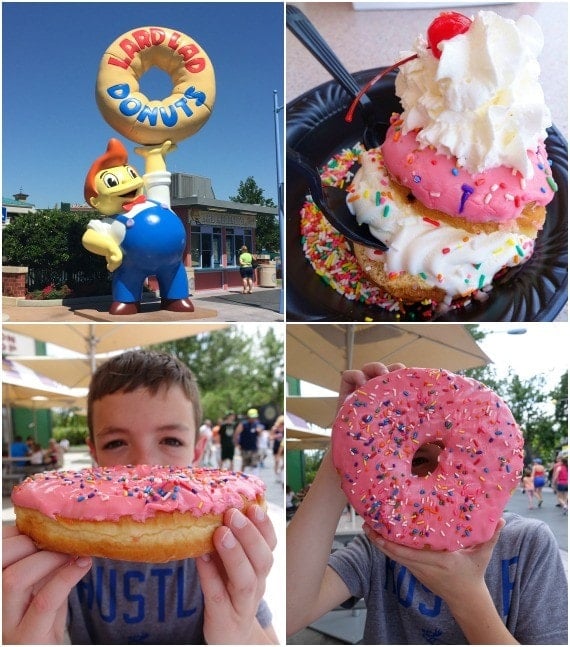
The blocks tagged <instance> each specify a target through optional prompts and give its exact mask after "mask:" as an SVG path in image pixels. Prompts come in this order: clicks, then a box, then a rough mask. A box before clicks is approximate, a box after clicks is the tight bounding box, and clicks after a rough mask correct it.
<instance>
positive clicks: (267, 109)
mask: <svg viewBox="0 0 570 647" xmlns="http://www.w3.org/2000/svg"><path fill="white" fill-rule="evenodd" d="M283 12H284V8H283V4H282V3H281V2H266V3H258V2H252V3H241V2H227V3H222V2H220V3H218V2H211V3H199V2H164V3H156V2H136V3H135V2H121V3H115V2H98V3H89V2H84V3H75V2H71V3H68V2H51V3H28V2H19V3H15V2H13V3H9V2H3V3H2V32H3V33H2V117H3V118H2V162H3V163H2V195H3V196H6V197H12V194H14V193H17V192H18V191H19V190H20V188H22V189H23V191H24V193H27V194H29V198H28V200H29V201H30V202H32V203H34V204H35V205H36V207H38V208H52V207H53V206H54V205H56V204H59V203H61V202H71V203H72V204H73V203H83V201H84V199H83V183H84V179H85V174H86V172H87V170H88V168H89V166H90V165H91V163H92V162H93V161H94V159H95V158H96V157H98V156H99V155H100V154H102V153H103V152H104V151H105V148H106V146H107V141H108V140H109V139H110V138H111V137H117V136H118V135H117V133H116V132H115V131H114V130H113V129H112V128H111V127H110V126H109V125H107V123H106V121H105V120H104V119H103V117H102V116H101V114H100V113H99V110H98V108H97V104H96V102H95V94H94V90H95V81H96V77H97V70H98V67H99V62H100V60H101V57H102V55H103V53H104V51H105V48H106V47H108V46H109V45H110V44H111V43H112V42H113V41H114V40H115V39H116V38H118V37H119V36H120V35H122V34H124V33H125V32H128V31H130V30H132V29H135V28H137V27H142V26H148V25H155V26H159V27H161V26H164V27H171V28H173V29H176V30H178V31H181V32H183V33H185V34H187V35H188V36H190V37H192V38H193V39H195V40H196V42H197V43H198V44H199V45H200V46H201V47H202V48H203V49H204V50H205V51H206V53H207V54H208V56H209V57H210V60H211V61H212V63H213V66H214V70H215V73H216V86H217V90H216V104H215V107H214V111H213V114H212V116H211V117H210V119H209V120H208V121H207V123H206V124H205V125H204V127H203V128H202V129H201V130H200V131H199V132H198V133H197V134H195V135H194V136H192V137H190V138H188V139H185V140H184V141H182V142H180V144H179V146H178V150H177V151H176V152H174V153H172V154H170V155H169V156H168V158H167V165H168V169H169V170H170V171H172V172H181V173H192V174H195V175H200V176H204V177H210V178H211V179H212V186H213V189H214V193H215V195H216V198H218V199H220V200H227V199H228V197H229V196H231V195H235V194H236V192H237V189H238V186H239V183H240V181H242V180H245V179H246V178H247V177H249V176H250V175H251V176H253V177H254V179H255V181H256V182H257V184H258V185H259V186H260V187H261V188H262V189H263V190H264V196H265V197H266V198H273V200H274V202H275V203H277V181H278V180H277V168H276V148H275V113H274V103H273V102H274V94H273V91H274V90H277V92H278V94H277V97H278V107H279V108H281V106H283V102H284V97H283V77H284V63H283V40H284V29H283ZM141 89H142V90H143V91H144V92H145V93H146V95H147V96H148V97H149V98H151V99H157V98H162V97H164V96H166V95H167V94H169V93H170V85H169V80H167V77H166V75H165V74H164V73H162V72H159V71H151V72H149V73H147V75H145V76H144V77H143V80H142V82H141ZM283 112H284V111H283V110H280V111H279V113H278V115H279V129H280V132H279V138H280V148H281V151H282V150H283V136H282V132H283V131H282V128H283ZM118 137H119V139H121V141H123V143H124V144H125V145H126V147H127V149H128V151H129V154H130V162H131V163H132V164H133V166H135V167H136V168H137V169H138V170H139V171H141V172H142V171H143V170H144V166H143V164H142V159H141V158H140V157H139V156H138V155H136V154H135V153H134V152H133V150H134V147H135V144H134V143H133V142H130V141H129V140H126V139H124V138H123V137H120V136H118Z"/></svg>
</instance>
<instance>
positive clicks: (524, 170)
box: [348, 11, 557, 305]
mask: <svg viewBox="0 0 570 647" xmlns="http://www.w3.org/2000/svg"><path fill="white" fill-rule="evenodd" d="M542 44H543V36H542V32H541V29H540V27H539V25H538V24H537V23H536V22H535V21H534V19H533V18H531V17H529V16H523V17H522V18H520V19H519V20H518V21H517V22H516V23H515V22H514V21H512V20H507V19H504V18H502V17H500V16H499V15H497V14H495V13H493V12H489V11H481V12H479V14H478V15H477V16H476V17H475V18H474V19H473V20H471V19H469V18H467V17H466V16H463V15H461V14H457V13H453V12H452V13H443V14H441V15H440V16H439V17H438V18H437V19H436V20H434V22H433V23H432V24H431V25H430V28H429V30H428V39H427V41H426V40H425V39H424V38H423V37H422V36H419V37H418V38H417V40H416V42H415V45H414V50H413V51H412V52H407V53H405V56H406V61H405V62H404V64H402V65H401V66H400V71H399V73H398V75H397V77H396V94H397V95H398V97H399V98H400V102H401V104H402V107H403V111H402V113H401V114H394V115H393V116H392V119H391V123H390V127H389V129H388V132H387V135H386V139H385V142H384V144H383V145H382V146H381V147H380V148H378V149H372V150H368V151H363V152H362V153H361V155H360V163H361V168H360V169H359V171H358V172H357V173H356V176H355V178H354V180H353V181H352V183H351V185H350V188H349V195H348V205H349V208H350V209H351V211H352V212H353V213H354V214H355V215H356V218H357V220H358V222H359V223H367V224H368V225H369V227H370V229H371V231H372V233H373V234H374V235H375V236H376V237H377V238H379V239H380V240H382V241H383V242H384V243H386V245H387V246H388V248H389V249H388V251H386V252H379V251H378V250H374V249H371V248H367V247H364V246H362V245H359V244H355V245H354V249H355V256H356V258H357V259H358V262H359V264H360V266H361V268H362V269H363V271H364V272H365V273H366V275H367V276H368V277H369V278H370V279H371V280H372V281H374V282H375V283H376V284H378V285H379V286H381V287H383V288H384V289H385V290H387V291H388V292H389V293H390V294H391V295H392V296H394V297H395V298H396V299H398V300H401V301H403V302H417V301H422V300H425V299H428V300H432V301H435V302H439V303H443V304H448V305H449V304H451V302H452V301H453V300H454V299H457V298H464V297H466V296H468V295H472V294H474V293H479V295H480V296H484V295H483V294H482V293H484V292H485V291H488V290H489V289H490V288H491V286H492V282H493V277H495V276H496V274H497V273H498V272H500V271H501V270H503V269H504V268H508V267H514V266H517V265H520V264H522V263H525V262H526V261H528V259H529V258H530V257H531V256H532V253H533V250H534V241H535V239H536V237H537V234H538V232H539V231H540V229H542V227H543V224H544V220H545V215H546V209H545V206H546V205H547V204H548V203H549V202H550V201H551V200H552V199H553V197H554V192H555V191H556V188H557V187H556V183H555V182H554V180H553V178H552V172H551V169H550V165H549V162H548V158H547V153H546V150H545V146H544V141H545V139H546V136H547V133H546V128H547V127H548V126H550V125H551V122H550V113H549V110H548V108H547V107H546V105H545V103H544V96H543V92H542V89H541V86H540V84H539V80H538V77H539V66H538V63H537V56H538V54H539V53H540V51H541V49H542Z"/></svg>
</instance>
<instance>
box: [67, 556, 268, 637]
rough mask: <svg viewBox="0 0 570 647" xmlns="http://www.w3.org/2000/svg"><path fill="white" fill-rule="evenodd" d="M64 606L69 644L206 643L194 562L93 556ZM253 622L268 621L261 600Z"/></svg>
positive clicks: (264, 622) (261, 622) (202, 610)
mask: <svg viewBox="0 0 570 647" xmlns="http://www.w3.org/2000/svg"><path fill="white" fill-rule="evenodd" d="M68 608H69V616H68V631H69V636H70V639H71V642H72V644H82V645H89V644H99V645H105V644H107V645H109V644H121V645H127V644H154V645H175V644H186V645H187V644H204V635H203V632H202V626H203V623H204V602H203V596H202V590H201V588H200V581H199V579H198V573H197V571H196V565H195V561H194V560H193V559H186V560H180V561H175V562H168V563H167V564H146V563H139V562H120V561H114V560H109V559H100V558H94V559H93V567H92V568H91V570H90V571H89V573H87V575H86V576H85V577H84V578H83V579H82V580H81V581H80V582H79V584H78V585H77V586H76V587H75V588H74V589H73V591H72V592H71V594H70V596H69V604H68ZM257 619H258V620H259V623H260V624H261V626H262V627H267V626H268V625H269V624H270V623H271V612H270V611H269V608H268V606H267V604H266V603H265V602H264V601H263V600H262V602H261V604H260V606H259V609H258V611H257ZM223 622H224V618H220V623H223Z"/></svg>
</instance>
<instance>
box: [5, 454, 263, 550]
mask: <svg viewBox="0 0 570 647" xmlns="http://www.w3.org/2000/svg"><path fill="white" fill-rule="evenodd" d="M264 493H265V485H264V483H263V482H262V481H261V480H260V479H259V478H257V477H255V476H252V475H249V474H244V473H242V472H233V471H227V470H218V469H209V468H194V469H191V468H187V469H183V468H177V467H159V466H149V465H137V466H128V467H122V466H117V467H96V468H85V469H82V470H77V471H76V470H62V471H49V472H42V473H39V474H36V475H34V476H30V477H28V478H27V479H26V480H25V481H24V482H23V483H21V484H20V485H18V486H16V487H15V488H14V490H13V492H12V502H13V504H14V510H15V513H16V525H17V527H18V529H19V531H20V532H21V533H23V534H25V535H28V536H29V537H31V538H32V539H33V540H34V542H35V543H36V545H37V546H38V548H42V549H46V550H53V551H57V552H63V553H69V554H70V555H89V556H94V557H107V558H111V559H120V560H126V561H137V562H151V563H155V562H156V563H159V562H167V561H172V560H175V559H185V558H188V557H199V556H200V555H203V554H205V553H208V552H211V551H212V550H213V543H212V536H213V534H214V531H215V530H216V528H218V527H219V526H220V525H222V522H223V515H224V512H225V511H226V510H228V509H229V508H238V509H240V510H242V511H243V512H244V513H245V511H246V510H247V508H249V506H250V505H254V504H256V505H261V506H263V507H264V506H265V498H264Z"/></svg>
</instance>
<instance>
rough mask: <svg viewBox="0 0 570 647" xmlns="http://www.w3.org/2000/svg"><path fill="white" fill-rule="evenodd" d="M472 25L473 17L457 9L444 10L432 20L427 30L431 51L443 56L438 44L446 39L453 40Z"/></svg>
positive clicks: (435, 54)
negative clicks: (458, 11)
mask: <svg viewBox="0 0 570 647" xmlns="http://www.w3.org/2000/svg"><path fill="white" fill-rule="evenodd" d="M469 27H471V19H470V18H467V16H464V15H463V14H462V13H457V12H456V11H444V12H443V13H440V14H439V16H438V17H437V18H436V19H435V20H433V21H432V23H431V25H430V26H429V27H428V30H427V41H428V45H429V47H430V48H431V53H432V54H433V55H434V56H435V57H436V58H440V57H441V50H440V49H439V47H438V45H439V44H440V43H441V42H442V41H444V40H451V39H452V38H454V37H455V36H459V34H464V33H465V32H466V31H467V30H468V29H469Z"/></svg>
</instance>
